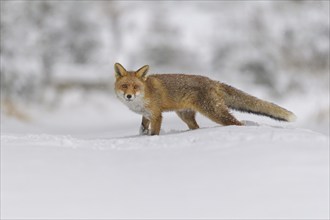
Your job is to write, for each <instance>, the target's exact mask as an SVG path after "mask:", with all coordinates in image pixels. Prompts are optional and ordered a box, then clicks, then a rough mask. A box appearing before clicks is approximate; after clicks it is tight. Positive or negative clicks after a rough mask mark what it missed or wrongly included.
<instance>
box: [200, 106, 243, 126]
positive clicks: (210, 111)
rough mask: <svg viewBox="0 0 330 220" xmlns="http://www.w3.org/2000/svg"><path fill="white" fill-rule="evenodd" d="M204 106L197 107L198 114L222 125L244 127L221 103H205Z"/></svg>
mask: <svg viewBox="0 0 330 220" xmlns="http://www.w3.org/2000/svg"><path fill="white" fill-rule="evenodd" d="M203 104H204V105H200V106H197V110H198V112H200V113H201V114H203V115H205V116H206V117H208V118H209V119H211V120H212V121H214V122H216V123H218V124H221V125H243V123H242V122H240V121H239V120H237V119H236V118H235V117H234V116H233V115H232V114H231V113H230V112H229V110H228V108H227V106H225V105H224V104H223V103H221V102H217V101H214V100H210V101H209V102H206V103H203Z"/></svg>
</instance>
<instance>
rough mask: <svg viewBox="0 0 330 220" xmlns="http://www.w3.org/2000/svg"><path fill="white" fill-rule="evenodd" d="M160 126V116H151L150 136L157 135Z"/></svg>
mask: <svg viewBox="0 0 330 220" xmlns="http://www.w3.org/2000/svg"><path fill="white" fill-rule="evenodd" d="M161 125H162V114H161V113H159V114H156V115H153V116H152V118H151V119H150V127H151V131H150V135H159V132H160V126H161Z"/></svg>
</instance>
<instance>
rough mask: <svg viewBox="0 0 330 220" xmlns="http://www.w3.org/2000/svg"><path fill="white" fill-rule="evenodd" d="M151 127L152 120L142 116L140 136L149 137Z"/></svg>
mask: <svg viewBox="0 0 330 220" xmlns="http://www.w3.org/2000/svg"><path fill="white" fill-rule="evenodd" d="M149 125H150V120H149V119H147V118H146V117H144V116H142V123H141V126H140V135H148V134H149Z"/></svg>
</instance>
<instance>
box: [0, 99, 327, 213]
mask: <svg viewBox="0 0 330 220" xmlns="http://www.w3.org/2000/svg"><path fill="white" fill-rule="evenodd" d="M96 97H98V96H96ZM100 99H101V98H100ZM105 99H107V101H108V103H111V104H110V105H101V104H100V103H102V102H103V101H104V100H103V101H102V100H99V101H95V100H94V101H95V103H93V104H92V105H91V104H88V103H92V102H91V101H86V102H85V103H84V104H81V102H80V103H79V102H77V103H76V104H74V102H72V101H71V105H64V106H63V107H61V108H59V109H58V110H56V111H54V112H48V113H46V112H44V111H41V110H40V109H35V110H30V113H31V119H30V121H29V122H25V123H23V122H19V121H17V120H16V119H13V118H9V117H6V116H5V115H3V114H2V115H1V116H2V117H1V218H4V219H13V218H19V219H60V218H65V219H101V218H102V219H111V218H115V219H120V218H130V219H131V218H134V219H138V218H142V219H147V218H149V219H157V218H162V219H164V218H165V219H166V218H175V219H179V218H185V219H193V218H195V219H196V218H200V219H210V218H216V219H234V218H236V219H247V218H249V219H280V218H281V219H328V218H329V137H328V136H326V135H324V134H320V133H317V132H314V131H311V130H308V129H303V128H300V126H297V124H286V123H279V122H274V121H271V120H268V119H266V118H263V117H255V118H253V121H255V122H253V121H251V119H250V117H251V116H249V117H248V115H246V114H236V115H237V117H238V118H239V119H240V120H246V119H248V120H249V121H247V122H246V123H247V126H245V127H236V126H228V127H221V126H219V125H217V124H215V123H213V122H210V121H209V120H208V119H206V118H204V117H202V116H198V119H197V120H198V122H200V125H201V127H202V128H201V129H198V130H194V131H187V128H186V126H185V124H184V123H183V122H181V121H180V119H179V118H177V116H176V115H175V114H173V113H166V114H165V115H164V123H163V127H162V132H161V135H160V136H138V135H137V133H138V128H139V125H140V116H138V115H136V114H134V113H133V112H130V111H129V110H128V109H127V108H126V107H125V106H123V105H122V104H121V103H120V102H119V101H118V100H116V99H114V98H105ZM86 100H88V97H86ZM290 110H291V109H290ZM293 110H294V109H293ZM298 117H299V115H298ZM256 122H257V123H256ZM298 124H299V123H298Z"/></svg>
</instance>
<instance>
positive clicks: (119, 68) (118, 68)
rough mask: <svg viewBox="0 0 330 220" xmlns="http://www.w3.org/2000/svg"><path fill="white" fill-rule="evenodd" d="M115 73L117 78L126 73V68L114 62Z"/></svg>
mask: <svg viewBox="0 0 330 220" xmlns="http://www.w3.org/2000/svg"><path fill="white" fill-rule="evenodd" d="M115 75H116V78H117V79H118V78H120V77H123V76H126V75H127V71H126V69H125V68H124V67H123V66H122V65H121V64H120V63H115Z"/></svg>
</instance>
